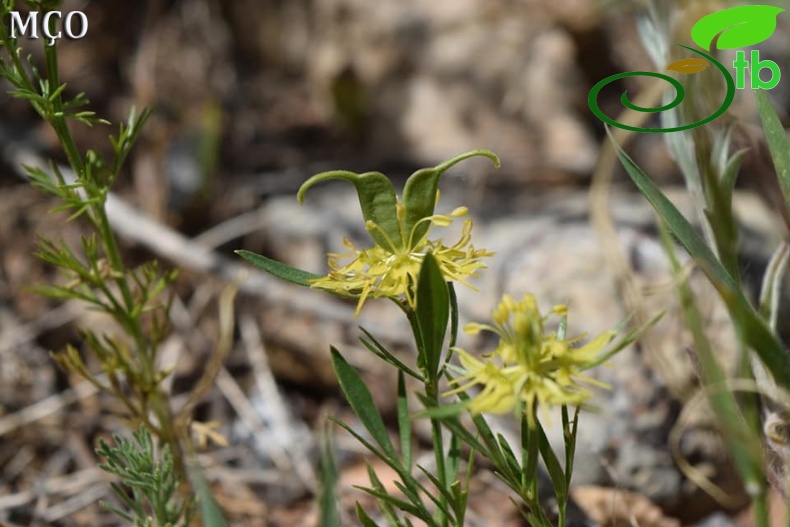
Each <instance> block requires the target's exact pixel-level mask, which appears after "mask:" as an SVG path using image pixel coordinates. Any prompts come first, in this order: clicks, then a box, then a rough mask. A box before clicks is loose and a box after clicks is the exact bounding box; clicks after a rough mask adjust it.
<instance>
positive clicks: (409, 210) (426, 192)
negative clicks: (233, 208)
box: [296, 150, 499, 251]
mask: <svg viewBox="0 0 790 527" xmlns="http://www.w3.org/2000/svg"><path fill="white" fill-rule="evenodd" d="M475 156H484V157H487V158H489V159H490V160H491V161H493V163H494V166H495V167H497V168H498V167H499V157H497V155H496V154H494V153H493V152H490V151H488V150H471V151H469V152H466V153H463V154H460V155H457V156H455V157H453V158H452V159H448V160H447V161H445V162H444V163H440V164H439V165H436V166H435V167H433V168H423V169H421V170H418V171H417V172H415V173H414V174H412V175H411V176H409V179H408V180H407V181H406V186H405V187H404V189H403V202H402V204H401V203H398V197H397V195H396V194H395V189H394V187H393V186H392V183H391V182H390V180H389V178H388V177H387V176H385V175H384V174H382V173H381V172H365V173H364V174H357V173H355V172H349V171H347V170H331V171H329V172H322V173H320V174H316V175H315V176H313V177H311V178H310V179H308V180H307V181H305V182H304V184H303V185H302V186H301V187H300V188H299V192H298V193H297V195H296V197H297V199H298V200H299V203H303V202H304V195H305V193H306V192H307V190H308V189H309V188H310V187H312V186H313V185H315V184H316V183H319V182H321V181H327V180H329V179H344V180H346V181H349V182H351V183H353V184H354V186H355V187H356V189H357V194H358V195H359V204H360V206H361V208H362V215H363V217H364V218H365V222H366V223H367V224H369V225H370V224H373V225H376V226H378V228H377V229H369V232H370V235H371V237H372V238H373V241H375V242H376V244H377V245H379V246H380V247H383V248H385V249H389V250H390V251H395V250H397V249H402V248H404V247H406V246H411V245H412V244H415V243H417V242H418V241H419V240H420V239H421V238H422V237H423V236H424V235H425V233H426V232H427V230H428V227H429V225H430V224H429V222H422V223H421V224H419V225H417V223H419V222H420V220H423V219H424V218H427V217H429V216H431V215H433V211H434V207H435V206H436V193H437V190H438V185H439V177H441V175H442V174H443V173H444V172H446V171H447V170H448V169H449V168H451V167H452V166H454V165H456V164H457V163H459V162H461V161H463V160H465V159H469V158H470V157H475ZM399 205H402V206H401V207H399ZM399 209H402V210H403V212H399ZM393 245H394V246H393Z"/></svg>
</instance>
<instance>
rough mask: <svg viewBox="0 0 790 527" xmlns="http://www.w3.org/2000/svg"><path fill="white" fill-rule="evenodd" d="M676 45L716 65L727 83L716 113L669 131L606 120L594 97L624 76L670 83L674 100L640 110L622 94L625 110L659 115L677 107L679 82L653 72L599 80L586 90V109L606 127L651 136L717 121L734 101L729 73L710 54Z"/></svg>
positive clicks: (681, 95) (680, 94)
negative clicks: (657, 79) (588, 90)
mask: <svg viewBox="0 0 790 527" xmlns="http://www.w3.org/2000/svg"><path fill="white" fill-rule="evenodd" d="M677 45H678V46H680V47H682V48H685V49H687V50H689V51H692V52H694V53H696V54H698V55H702V56H703V57H705V58H706V59H708V60H709V61H711V63H713V65H714V66H716V68H718V70H719V71H720V72H721V74H722V75H724V80H725V81H726V82H727V95H726V96H725V97H724V101H723V102H722V103H721V106H719V108H718V110H716V111H715V112H714V113H713V114H711V115H710V116H708V117H706V118H704V119H701V120H699V121H696V122H694V123H690V124H685V125H682V126H675V127H671V128H644V127H640V126H631V125H627V124H623V123H620V122H618V121H615V120H614V119H612V118H611V117H609V116H608V115H606V114H605V113H603V111H602V110H601V108H600V107H599V106H598V94H599V93H600V92H601V90H602V89H603V88H604V87H605V86H606V85H607V84H609V83H610V82H614V81H616V80H618V79H622V78H625V77H639V76H645V77H656V78H660V79H663V80H665V81H667V82H669V83H671V84H672V86H673V87H674V88H675V91H676V95H675V98H674V99H673V100H672V101H671V102H670V103H669V104H666V105H664V106H661V107H658V108H643V107H641V106H637V105H635V104H633V103H631V101H630V100H629V99H628V97H627V92H624V93H623V95H622V97H621V101H622V103H623V105H624V106H625V107H626V108H629V109H631V110H635V111H637V112H643V113H648V112H650V113H652V112H661V111H665V110H670V109H672V108H674V107H676V106H677V105H679V104H680V103H681V102H683V99H684V97H685V94H686V93H685V90H684V89H683V87H682V86H681V85H680V83H679V82H678V81H677V80H676V79H673V78H672V77H670V76H668V75H665V74H663V73H655V72H652V71H629V72H625V73H618V74H617V75H612V76H610V77H606V78H605V79H603V80H602V81H600V82H598V83H597V84H596V85H595V86H593V88H592V90H590V95H589V96H588V97H587V103H588V104H589V106H590V110H592V112H593V113H594V114H595V116H596V117H598V118H599V119H600V120H601V121H603V122H605V123H607V124H610V125H611V126H614V127H617V128H622V129H623V130H630V131H632V132H645V133H654V134H655V133H669V132H680V131H682V130H689V129H691V128H696V127H698V126H702V125H704V124H708V123H709V122H711V121H713V120H714V119H717V118H719V117H721V116H722V115H723V114H724V112H726V111H727V108H729V107H730V105H731V104H732V101H733V99H735V80H734V79H733V78H732V75H730V72H729V71H727V68H725V67H724V65H723V64H722V63H721V62H719V61H718V60H716V59H714V58H713V57H711V56H710V55H708V54H706V53H704V52H702V51H699V50H696V49H694V48H690V47H688V46H684V45H683V44H677Z"/></svg>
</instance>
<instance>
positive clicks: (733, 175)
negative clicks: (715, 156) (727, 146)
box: [720, 148, 747, 203]
mask: <svg viewBox="0 0 790 527" xmlns="http://www.w3.org/2000/svg"><path fill="white" fill-rule="evenodd" d="M746 152H747V150H746V149H745V148H743V149H741V150H738V151H737V152H735V153H734V154H733V155H732V156H731V157H730V159H729V160H728V161H727V164H726V165H725V167H724V173H723V175H722V179H721V183H720V187H721V194H722V200H723V201H724V202H726V203H732V194H733V192H734V191H735V181H736V180H737V179H738V172H739V171H740V169H741V160H742V159H743V155H744V154H745V153H746Z"/></svg>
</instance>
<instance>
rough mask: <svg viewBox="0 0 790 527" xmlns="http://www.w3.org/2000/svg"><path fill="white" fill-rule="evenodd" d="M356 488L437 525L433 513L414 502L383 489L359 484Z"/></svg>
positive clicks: (430, 523) (432, 524)
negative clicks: (415, 504) (432, 516)
mask: <svg viewBox="0 0 790 527" xmlns="http://www.w3.org/2000/svg"><path fill="white" fill-rule="evenodd" d="M354 488H355V489H359V490H361V491H362V492H365V493H367V494H370V495H371V496H373V497H374V498H377V499H379V500H381V501H383V502H385V503H388V504H390V505H392V506H393V507H396V508H398V509H400V510H402V511H404V512H407V513H409V514H411V515H412V516H415V517H417V518H419V519H421V520H422V521H424V522H426V523H427V524H428V525H431V526H434V525H436V524H435V523H434V521H433V519H432V518H431V515H430V514H428V512H427V511H426V510H424V509H420V508H419V507H415V506H414V505H413V504H411V503H409V502H408V501H405V500H402V499H399V498H396V497H394V496H392V495H390V494H387V493H386V492H385V491H383V490H376V489H371V488H368V487H361V486H358V485H354Z"/></svg>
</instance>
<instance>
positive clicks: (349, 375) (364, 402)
mask: <svg viewBox="0 0 790 527" xmlns="http://www.w3.org/2000/svg"><path fill="white" fill-rule="evenodd" d="M331 352H332V366H333V368H334V370H335V374H336V375H337V379H338V382H339V383H340V388H341V389H342V390H343V394H344V395H345V396H346V399H347V400H348V403H349V404H350V405H351V409H352V410H353V411H354V414H356V416H357V417H358V418H359V420H360V422H361V423H362V425H363V426H364V427H365V429H366V430H367V431H368V433H369V434H370V436H371V437H372V438H373V440H374V441H375V442H376V444H378V445H379V446H380V447H381V449H382V450H383V451H384V452H385V453H386V454H387V455H388V456H390V457H391V458H392V459H397V454H396V453H395V448H394V447H393V446H392V443H391V442H390V438H389V435H388V434H387V428H386V427H385V426H384V421H383V420H382V419H381V414H379V411H378V409H377V408H376V405H375V403H374V402H373V397H372V396H371V395H370V391H369V390H368V388H367V386H365V382H364V381H363V380H362V377H361V376H360V375H359V373H357V370H355V369H354V368H353V367H352V366H351V365H350V364H349V363H348V362H347V361H346V359H344V358H343V356H342V355H341V354H340V352H339V351H337V349H335V347H334V346H332V347H331Z"/></svg>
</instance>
